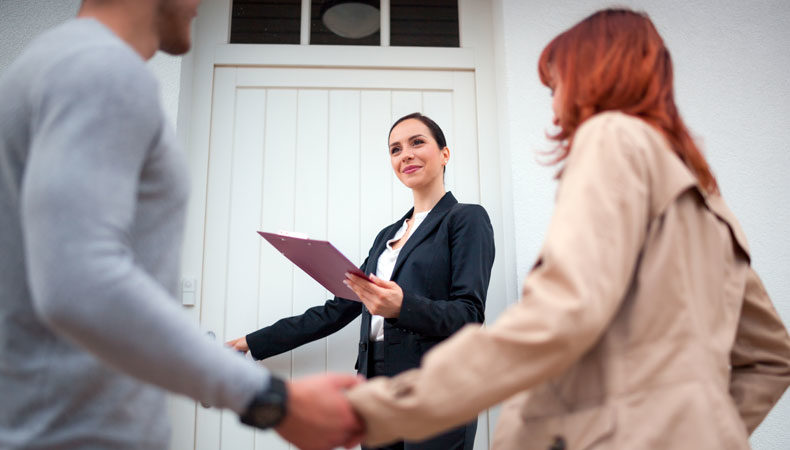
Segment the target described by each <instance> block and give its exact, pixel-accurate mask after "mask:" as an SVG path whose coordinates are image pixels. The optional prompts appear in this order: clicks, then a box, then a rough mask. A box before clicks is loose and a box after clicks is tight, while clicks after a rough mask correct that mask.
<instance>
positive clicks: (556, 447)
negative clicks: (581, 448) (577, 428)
mask: <svg viewBox="0 0 790 450" xmlns="http://www.w3.org/2000/svg"><path fill="white" fill-rule="evenodd" d="M565 448H566V447H565V438H564V437H562V436H555V437H554V442H553V443H552V444H551V447H549V449H548V450H565Z"/></svg>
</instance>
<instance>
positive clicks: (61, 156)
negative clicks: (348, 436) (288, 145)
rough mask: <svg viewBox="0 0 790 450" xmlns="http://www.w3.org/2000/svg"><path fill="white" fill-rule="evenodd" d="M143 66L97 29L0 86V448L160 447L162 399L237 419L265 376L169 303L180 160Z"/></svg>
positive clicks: (82, 29) (48, 46)
mask: <svg viewBox="0 0 790 450" xmlns="http://www.w3.org/2000/svg"><path fill="white" fill-rule="evenodd" d="M157 89H158V87H157V84H156V80H155V78H154V77H153V75H152V74H151V73H150V72H149V70H148V68H147V67H146V65H145V63H144V61H143V60H142V59H141V58H140V57H139V56H138V55H137V54H136V53H135V52H134V51H133V50H132V49H131V48H130V47H129V46H127V45H126V44H125V43H124V42H123V41H121V40H120V39H118V38H117V37H116V36H115V35H114V34H113V33H112V32H111V31H110V30H109V29H107V28H106V27H104V26H103V25H102V24H101V23H99V22H98V21H96V20H93V19H76V20H73V21H70V22H68V23H66V24H64V25H61V26H59V27H57V28H55V29H53V30H51V31H49V32H47V33H45V34H44V35H42V36H41V37H39V38H38V39H37V40H36V41H34V42H33V43H32V44H31V45H30V46H29V47H28V49H27V50H26V51H25V52H24V53H23V54H22V56H21V57H20V58H19V59H18V60H17V61H15V63H14V64H12V65H11V66H10V67H9V68H8V69H7V71H6V72H5V73H4V75H3V77H2V79H0V448H2V449H6V448H25V449H40V448H113V449H126V448H165V447H166V446H167V445H168V430H169V427H168V424H167V422H168V420H167V415H166V410H165V402H164V392H163V391H162V390H161V389H160V388H164V389H168V390H171V391H174V392H177V393H181V394H184V395H187V396H190V397H192V398H194V399H199V400H202V401H204V402H208V403H210V404H213V405H215V406H217V407H222V408H230V409H232V410H234V411H236V412H241V411H243V410H244V408H245V406H246V405H247V404H248V402H249V401H250V400H251V398H252V396H253V395H254V393H255V392H256V391H257V390H259V389H261V388H263V387H264V386H266V385H267V384H268V380H269V375H268V373H267V372H265V371H264V370H262V369H261V368H259V367H256V366H255V365H254V364H253V363H251V362H249V361H246V360H244V359H243V358H241V357H239V356H238V355H236V354H234V353H233V352H232V351H230V350H228V349H225V348H222V346H221V345H220V344H219V343H216V342H212V341H210V340H208V339H207V338H206V337H205V336H204V335H203V334H202V333H201V332H200V331H199V329H198V327H197V326H196V324H194V323H192V322H191V321H190V320H188V319H187V318H186V317H185V316H184V315H183V313H182V312H181V311H180V310H179V306H178V303H177V302H176V300H175V298H174V294H175V292H176V287H177V284H178V278H179V267H178V261H179V258H180V246H181V240H182V234H183V225H184V223H183V222H184V215H185V208H186V200H187V188H188V181H187V178H186V176H187V174H186V173H185V172H186V164H185V161H184V155H183V153H182V152H181V151H180V150H178V149H177V146H176V145H175V144H176V141H175V136H174V133H173V131H172V130H171V129H170V127H168V126H167V125H166V122H165V117H164V114H163V112H162V110H161V107H160V105H159V100H158V95H157V92H158V91H157Z"/></svg>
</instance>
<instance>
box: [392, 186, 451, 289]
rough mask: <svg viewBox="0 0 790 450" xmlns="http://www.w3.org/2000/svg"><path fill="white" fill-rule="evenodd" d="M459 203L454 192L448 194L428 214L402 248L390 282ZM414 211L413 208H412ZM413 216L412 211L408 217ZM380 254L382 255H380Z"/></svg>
mask: <svg viewBox="0 0 790 450" xmlns="http://www.w3.org/2000/svg"><path fill="white" fill-rule="evenodd" d="M456 203H458V200H456V199H455V197H454V196H453V194H452V192H447V193H446V194H444V197H442V199H441V200H439V203H437V204H436V206H434V207H433V209H432V210H431V212H429V213H428V216H427V217H425V220H423V222H422V223H421V224H420V226H419V227H417V229H416V230H415V231H414V233H412V235H411V236H409V239H408V240H407V241H406V243H405V244H404V245H403V248H401V250H400V253H399V254H398V259H397V260H396V261H395V267H394V268H393V269H392V276H390V280H392V279H394V278H395V276H396V275H397V274H398V270H400V268H401V266H403V261H405V260H406V258H408V257H409V253H411V252H412V250H414V249H415V248H416V247H417V245H419V244H420V242H422V241H424V240H425V238H427V237H428V235H429V234H431V231H433V229H434V228H436V227H437V226H438V225H439V224H440V223H441V222H442V219H444V216H446V215H447V213H448V212H450V209H452V207H453V206H454V205H455V204H456ZM412 209H413V208H412ZM409 215H411V211H409V213H408V214H407V216H404V217H408V216H409ZM379 254H380V253H379Z"/></svg>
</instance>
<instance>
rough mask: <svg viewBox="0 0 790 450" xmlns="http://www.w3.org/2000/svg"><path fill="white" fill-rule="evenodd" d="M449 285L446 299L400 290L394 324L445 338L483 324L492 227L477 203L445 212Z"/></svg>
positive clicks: (491, 251) (489, 268) (491, 257)
mask: <svg viewBox="0 0 790 450" xmlns="http://www.w3.org/2000/svg"><path fill="white" fill-rule="evenodd" d="M448 215H449V216H450V217H448V220H450V221H451V222H450V236H449V238H450V253H451V255H452V260H451V265H452V267H451V272H452V275H451V276H452V284H451V286H450V295H449V298H446V299H437V298H427V297H424V296H421V295H416V294H413V293H409V292H404V293H403V305H402V306H401V312H400V315H399V316H398V317H397V318H395V319H387V321H388V322H390V323H392V324H393V325H395V326H397V327H400V328H404V329H407V330H410V331H413V332H416V333H419V334H421V335H423V336H437V337H447V336H450V335H451V334H453V333H455V332H456V331H458V330H459V329H461V327H463V326H464V325H466V324H468V323H482V322H483V320H484V319H485V301H486V293H487V291H488V283H489V281H490V279H491V266H493V264H494V230H493V228H492V226H491V221H490V220H489V218H488V214H487V213H486V211H485V209H483V207H482V206H480V205H462V207H461V208H459V209H458V210H457V212H455V211H454V212H450V213H449V214H448Z"/></svg>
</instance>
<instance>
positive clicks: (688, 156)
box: [538, 9, 718, 192]
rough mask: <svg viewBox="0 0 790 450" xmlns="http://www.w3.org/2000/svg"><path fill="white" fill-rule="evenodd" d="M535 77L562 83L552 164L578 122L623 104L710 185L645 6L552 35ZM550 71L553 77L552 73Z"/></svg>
mask: <svg viewBox="0 0 790 450" xmlns="http://www.w3.org/2000/svg"><path fill="white" fill-rule="evenodd" d="M538 72H539V74H540V79H541V81H542V82H543V84H545V85H546V86H548V87H549V88H551V89H554V88H555V86H556V85H557V84H559V85H561V86H562V95H561V98H559V99H558V100H559V101H560V106H559V109H560V114H559V115H558V116H559V117H558V118H557V119H558V125H559V127H560V131H559V132H558V133H557V134H555V135H552V136H550V138H551V139H553V140H556V141H558V142H559V144H558V146H557V148H556V149H555V153H556V154H557V157H556V159H555V160H554V162H555V163H557V162H560V161H562V160H563V159H565V158H566V157H567V156H568V154H569V153H570V149H571V144H572V143H573V135H574V133H575V132H576V130H577V129H578V128H579V126H581V124H582V123H583V122H584V121H585V120H587V119H589V118H590V117H592V116H594V115H595V114H597V113H599V112H603V111H612V110H616V111H621V112H623V113H625V114H630V115H632V116H636V117H639V118H641V119H643V120H644V121H646V122H648V123H649V124H651V125H652V126H654V127H655V128H657V129H659V130H660V131H661V132H662V133H663V134H664V135H665V136H666V138H667V139H668V140H669V143H670V145H671V146H672V149H673V150H674V151H675V153H676V154H677V155H678V156H679V157H680V159H681V160H682V161H683V162H684V163H685V164H686V166H687V167H688V168H689V169H690V170H691V171H692V172H693V173H694V175H695V176H696V178H697V180H699V183H700V185H701V186H702V187H703V188H704V189H705V190H706V191H708V192H717V191H718V187H717V183H716V178H715V177H714V176H713V173H711V170H710V167H709V166H708V163H707V161H706V160H705V157H704V156H703V155H702V152H701V151H700V149H699V148H698V147H697V145H696V144H695V143H694V141H693V140H692V138H691V135H690V134H689V131H688V129H687V128H686V125H685V124H684V123H683V120H682V119H681V118H680V114H679V113H678V110H677V107H676V106H675V99H674V92H673V91H674V86H673V75H672V59H671V58H670V56H669V50H667V48H666V46H665V45H664V41H663V39H661V36H660V35H659V34H658V31H657V30H656V28H655V26H654V25H653V23H652V22H651V21H650V18H648V16H647V15H646V14H644V13H638V12H635V11H631V10H627V9H606V10H602V11H598V12H596V13H594V14H593V15H591V16H589V17H587V18H586V19H584V20H582V21H581V22H579V23H578V24H576V25H575V26H573V27H572V28H570V29H568V30H567V31H565V32H563V33H562V34H560V35H559V36H557V37H556V38H554V39H553V40H552V41H551V42H550V43H549V44H548V45H547V46H546V48H544V49H543V53H542V54H541V55H540V61H539V63H538ZM555 77H556V78H555Z"/></svg>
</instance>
